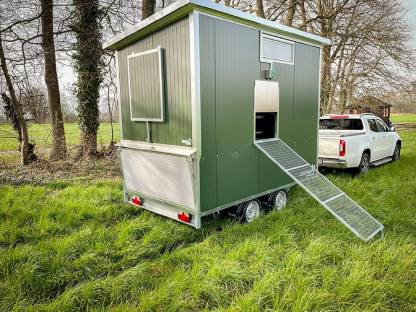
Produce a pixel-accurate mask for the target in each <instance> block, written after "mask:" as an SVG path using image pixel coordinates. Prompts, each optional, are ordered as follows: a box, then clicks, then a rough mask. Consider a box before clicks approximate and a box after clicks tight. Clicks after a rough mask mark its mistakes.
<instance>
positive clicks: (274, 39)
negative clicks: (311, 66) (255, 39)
mask: <svg viewBox="0 0 416 312" xmlns="http://www.w3.org/2000/svg"><path fill="white" fill-rule="evenodd" d="M264 38H266V39H269V40H273V41H277V42H282V43H286V44H289V45H291V46H292V61H286V60H280V59H273V58H268V57H264V56H263V39H264ZM260 61H261V62H264V63H283V64H289V65H295V43H294V42H293V41H290V40H286V39H282V38H280V37H277V36H274V35H271V34H268V33H264V32H261V33H260Z"/></svg>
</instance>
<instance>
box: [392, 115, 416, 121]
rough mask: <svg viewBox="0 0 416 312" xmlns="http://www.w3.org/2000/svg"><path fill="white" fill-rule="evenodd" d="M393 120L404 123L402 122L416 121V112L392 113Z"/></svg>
mask: <svg viewBox="0 0 416 312" xmlns="http://www.w3.org/2000/svg"><path fill="white" fill-rule="evenodd" d="M391 120H392V121H393V122H396V123H402V122H411V123H416V114H392V115H391Z"/></svg>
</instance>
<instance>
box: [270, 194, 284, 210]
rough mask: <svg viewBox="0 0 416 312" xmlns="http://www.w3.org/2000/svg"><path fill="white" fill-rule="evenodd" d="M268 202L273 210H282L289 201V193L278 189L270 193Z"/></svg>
mask: <svg viewBox="0 0 416 312" xmlns="http://www.w3.org/2000/svg"><path fill="white" fill-rule="evenodd" d="M267 203H268V205H269V206H270V207H272V209H273V210H282V209H283V208H285V206H286V203H287V193H286V191H284V190H280V191H276V192H273V193H271V194H270V196H269V198H268V200H267Z"/></svg>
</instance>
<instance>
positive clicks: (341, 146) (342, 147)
mask: <svg viewBox="0 0 416 312" xmlns="http://www.w3.org/2000/svg"><path fill="white" fill-rule="evenodd" d="M339 156H345V141H344V140H339Z"/></svg>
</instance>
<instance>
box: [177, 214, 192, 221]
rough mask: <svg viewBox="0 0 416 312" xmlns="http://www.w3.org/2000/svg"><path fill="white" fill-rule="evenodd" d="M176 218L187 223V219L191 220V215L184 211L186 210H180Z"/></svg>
mask: <svg viewBox="0 0 416 312" xmlns="http://www.w3.org/2000/svg"><path fill="white" fill-rule="evenodd" d="M178 219H179V220H181V221H183V222H186V223H189V221H191V215H190V214H189V213H186V212H183V211H182V212H180V213H178Z"/></svg>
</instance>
